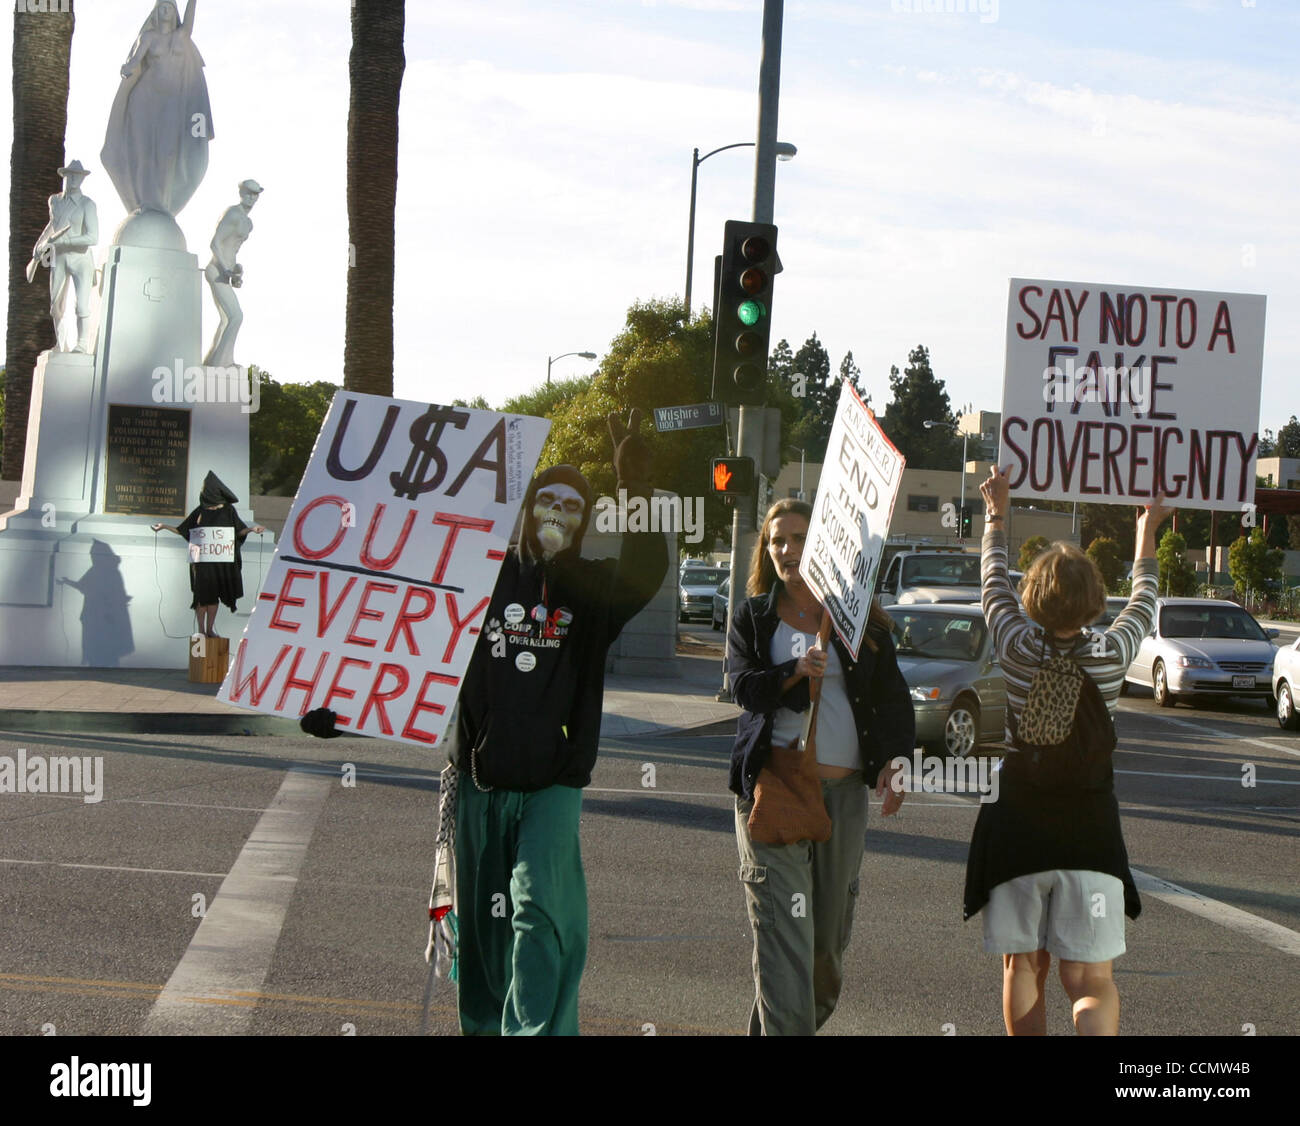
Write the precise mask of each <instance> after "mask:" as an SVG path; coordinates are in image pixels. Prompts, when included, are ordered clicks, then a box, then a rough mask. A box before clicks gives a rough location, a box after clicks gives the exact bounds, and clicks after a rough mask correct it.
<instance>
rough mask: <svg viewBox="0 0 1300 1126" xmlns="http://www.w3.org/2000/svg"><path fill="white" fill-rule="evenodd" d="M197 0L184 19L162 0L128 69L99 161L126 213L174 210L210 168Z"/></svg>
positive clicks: (209, 122) (125, 67)
mask: <svg viewBox="0 0 1300 1126" xmlns="http://www.w3.org/2000/svg"><path fill="white" fill-rule="evenodd" d="M196 3H197V0H189V3H188V4H187V5H186V7H185V19H184V20H183V21H178V20H177V17H176V12H177V7H176V2H175V0H157V3H156V4H155V6H154V10H153V11H152V12H151V13H150V15H149V18H148V19H147V20H145V22H144V26H143V27H142V28H141V29H140V35H139V37H138V38H137V39H136V41H135V44H134V46H132V48H131V54H130V55H129V56H128V58H127V60H126V63H125V64H124V65H123V66H122V84H121V85H120V86H119V87H118V90H117V97H116V98H114V99H113V109H112V112H111V113H110V114H109V118H108V133H107V134H106V136H105V138H104V151H103V152H102V153H100V159H101V160H102V161H103V162H104V169H105V171H107V172H108V175H109V178H110V179H111V180H112V181H113V186H114V187H115V188H117V194H118V195H120V196H121V197H122V203H123V204H125V206H126V209H127V211H128V212H135V211H161V212H164V213H166V214H168V215H173V216H174V215H176V214H177V213H178V212H179V211H180V210H181V208H182V207H184V206H185V205H186V204H187V203H188V202H189V201H190V198H191V197H192V196H193V195H194V192H195V191H196V190H197V188H198V186H199V184H200V183H201V182H202V180H203V175H204V173H205V172H207V170H208V142H209V141H210V140H211V139H212V136H213V132H212V107H211V106H210V105H209V103H208V85H207V82H205V81H204V78H203V58H202V56H201V55H200V54H199V52H198V48H196V47H195V46H194V41H193V39H192V38H191V34H192V32H193V31H194V8H195V5H196Z"/></svg>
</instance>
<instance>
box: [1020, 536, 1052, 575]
mask: <svg viewBox="0 0 1300 1126" xmlns="http://www.w3.org/2000/svg"><path fill="white" fill-rule="evenodd" d="M1049 546H1051V545H1050V544H1049V543H1048V542H1047V537H1046V536H1030V537H1029V538H1028V539H1027V540H1025V542H1024V543H1022V544H1021V545H1020V558H1019V559H1018V560H1017V561H1016V569H1017V570H1019V571H1028V570H1029V565H1030V564H1031V563H1032V562H1033V561H1034V560H1035V559H1037V558H1038V557H1039V556H1040V555H1041V554H1042V553H1043V552H1044V551H1046V550H1047V548H1048V547H1049Z"/></svg>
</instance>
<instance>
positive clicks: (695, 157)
mask: <svg viewBox="0 0 1300 1126" xmlns="http://www.w3.org/2000/svg"><path fill="white" fill-rule="evenodd" d="M756 144H757V142H756V141H737V142H736V143H735V144H734V145H723V146H722V147H721V148H717V149H714V150H713V152H706V153H705V154H704V155H703V156H700V150H699V149H695V150H693V151H692V153H691V215H690V222H689V223H688V225H687V228H686V320H687V322H688V323H689V321H690V319H691V270H692V267H693V265H694V262H695V182H696V179H697V178H698V174H699V169H700V165H701V164H703V163H704V162H705V161H706V160H708V159H709V157H711V156H713V154H714V153H720V152H725V151H726V150H727V149H744V148H750V149H752V148H753V147H754V146H755V145H756ZM798 151H799V150H798V149H797V148H795V147H794V145H791V144H787V143H786V142H785V141H778V142H777V146H776V159H777V160H793V159H794V157H795V154H796V153H797V152H798Z"/></svg>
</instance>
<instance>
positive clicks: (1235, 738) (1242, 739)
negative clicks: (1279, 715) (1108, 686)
mask: <svg viewBox="0 0 1300 1126" xmlns="http://www.w3.org/2000/svg"><path fill="white" fill-rule="evenodd" d="M1127 710H1128V709H1127V708H1126V709H1125V711H1127ZM1132 714H1134V715H1147V716H1151V718H1152V719H1156V720H1160V721H1161V722H1163V723H1171V724H1173V725H1174V726H1175V727H1186V728H1188V729H1189V730H1191V731H1195V732H1196V733H1197V734H1199V735H1209V736H1212V737H1213V738H1215V739H1226V740H1228V742H1230V743H1253V744H1255V746H1257V747H1263V748H1265V749H1266V750H1269V751H1282V752H1283V753H1284V754H1288V755H1295V756H1296V757H1297V758H1300V750H1296V749H1293V748H1291V747H1284V746H1282V745H1281V744H1280V743H1270V742H1268V741H1267V740H1265V739H1255V738H1252V737H1251V736H1249V735H1246V736H1242V735H1233V734H1231V733H1230V732H1227V731H1216V730H1215V729H1214V728H1213V727H1206V726H1204V725H1203V724H1200V723H1192V722H1191V721H1190V720H1186V719H1174V718H1173V716H1167V715H1151V713H1150V712H1133V713H1132Z"/></svg>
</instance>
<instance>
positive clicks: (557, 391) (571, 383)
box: [501, 375, 596, 418]
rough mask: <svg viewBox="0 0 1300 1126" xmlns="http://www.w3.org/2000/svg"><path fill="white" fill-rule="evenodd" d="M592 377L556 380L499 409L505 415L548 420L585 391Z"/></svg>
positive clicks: (582, 376) (517, 396) (506, 403)
mask: <svg viewBox="0 0 1300 1126" xmlns="http://www.w3.org/2000/svg"><path fill="white" fill-rule="evenodd" d="M595 378H596V377H595V376H594V375H575V376H573V377H572V378H571V379H556V380H554V381H553V382H551V383H543V384H540V385H539V386H537V387H534V388H533V389H532V390H531V391H526V392H525V393H524V394H522V395H516V396H514V398H511V399H507V400H506V401H505V402H504V403H503V404H502V405H501V409H502V410H503V411H505V412H506V413H507V414H530V415H532V416H533V417H534V418H550V417H551V415H552V414H553V413H554V411H555V409H556V407H558V406H560V405H561V404H563V403H567V402H568V401H569V400H570V399H572V398H575V397H576V396H578V395H580V394H581V393H582V392H583V391H585V390H587V388H588V387H590V386H591V384H592V382H593V381H594V380H595Z"/></svg>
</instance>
